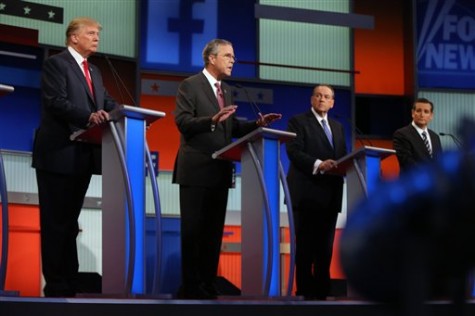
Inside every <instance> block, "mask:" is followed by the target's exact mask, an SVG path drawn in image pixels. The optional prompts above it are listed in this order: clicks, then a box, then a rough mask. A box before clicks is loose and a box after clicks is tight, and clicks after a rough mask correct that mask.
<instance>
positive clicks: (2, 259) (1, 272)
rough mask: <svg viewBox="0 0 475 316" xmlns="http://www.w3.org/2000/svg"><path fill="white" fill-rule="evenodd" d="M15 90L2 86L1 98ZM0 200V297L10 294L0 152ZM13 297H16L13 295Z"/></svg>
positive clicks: (5, 204) (6, 198)
mask: <svg viewBox="0 0 475 316" xmlns="http://www.w3.org/2000/svg"><path fill="white" fill-rule="evenodd" d="M14 90H15V88H13V87H12V86H7V85H3V84H0V97H1V96H4V95H7V94H9V93H11V92H13V91H14ZM0 199H1V200H2V234H1V236H0V237H1V238H2V252H1V255H0V295H6V294H8V293H7V292H5V280H6V277H7V264H8V262H7V261H8V233H9V229H8V191H7V180H6V177H5V167H4V164H3V156H2V153H1V151H0ZM12 295H16V294H15V293H12Z"/></svg>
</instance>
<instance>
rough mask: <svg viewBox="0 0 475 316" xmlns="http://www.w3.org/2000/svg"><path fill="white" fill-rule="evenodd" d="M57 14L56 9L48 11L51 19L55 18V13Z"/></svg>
mask: <svg viewBox="0 0 475 316" xmlns="http://www.w3.org/2000/svg"><path fill="white" fill-rule="evenodd" d="M55 14H56V13H55V12H54V11H49V12H48V18H49V19H54V15H55Z"/></svg>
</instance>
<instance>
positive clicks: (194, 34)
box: [140, 0, 256, 78]
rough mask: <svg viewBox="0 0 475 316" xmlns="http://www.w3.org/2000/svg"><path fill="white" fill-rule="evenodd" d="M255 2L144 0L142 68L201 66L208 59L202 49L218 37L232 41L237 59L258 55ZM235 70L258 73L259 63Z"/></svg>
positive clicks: (190, 68) (250, 75)
mask: <svg viewBox="0 0 475 316" xmlns="http://www.w3.org/2000/svg"><path fill="white" fill-rule="evenodd" d="M254 3H255V1H254V0H239V1H216V0H145V1H142V2H141V14H142V17H143V18H142V19H141V21H142V23H141V34H142V37H141V43H140V66H141V68H142V69H150V70H160V71H174V72H183V73H194V72H197V71H199V70H201V69H202V68H203V65H204V64H203V59H202V57H201V53H202V50H203V48H204V46H205V45H206V43H207V42H208V41H209V40H211V39H213V38H223V39H227V40H229V41H231V42H232V43H233V44H234V45H233V46H234V53H235V55H236V56H237V58H238V59H242V60H252V61H253V60H256V20H255V18H254ZM236 30H239V31H236ZM233 76H236V77H246V78H254V77H255V76H256V72H255V67H254V66H248V65H241V66H240V67H237V68H236V70H234V71H233Z"/></svg>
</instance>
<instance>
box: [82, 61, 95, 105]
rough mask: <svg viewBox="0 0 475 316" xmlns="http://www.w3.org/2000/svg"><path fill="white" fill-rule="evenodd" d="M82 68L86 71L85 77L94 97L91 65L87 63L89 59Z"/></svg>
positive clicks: (83, 63)
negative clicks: (90, 71) (90, 72)
mask: <svg viewBox="0 0 475 316" xmlns="http://www.w3.org/2000/svg"><path fill="white" fill-rule="evenodd" d="M82 67H83V69H84V75H85V76H86V81H87V85H88V86H89V91H91V94H92V95H93V96H94V89H92V81H91V75H90V74H89V64H88V63H87V59H84V61H83V62H82Z"/></svg>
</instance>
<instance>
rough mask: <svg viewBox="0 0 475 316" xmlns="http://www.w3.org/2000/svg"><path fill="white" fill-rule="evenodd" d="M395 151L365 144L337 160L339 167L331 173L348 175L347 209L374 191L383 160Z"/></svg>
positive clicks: (378, 180)
mask: <svg viewBox="0 0 475 316" xmlns="http://www.w3.org/2000/svg"><path fill="white" fill-rule="evenodd" d="M395 153H396V151H395V150H393V149H386V148H380V147H373V146H363V147H360V148H358V149H356V150H354V151H352V152H351V153H349V154H347V155H346V156H344V157H342V158H340V159H339V160H338V161H337V168H336V169H335V170H333V171H331V172H330V173H332V174H339V175H343V176H345V175H346V194H347V207H346V208H347V210H351V209H352V208H353V207H354V206H355V205H356V203H358V201H360V200H361V199H362V198H364V197H368V194H369V193H371V192H373V191H374V189H375V188H376V186H377V185H378V183H379V182H380V175H381V161H382V160H383V159H385V158H387V157H389V156H390V155H393V154H395Z"/></svg>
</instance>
